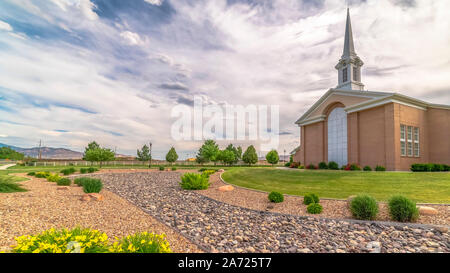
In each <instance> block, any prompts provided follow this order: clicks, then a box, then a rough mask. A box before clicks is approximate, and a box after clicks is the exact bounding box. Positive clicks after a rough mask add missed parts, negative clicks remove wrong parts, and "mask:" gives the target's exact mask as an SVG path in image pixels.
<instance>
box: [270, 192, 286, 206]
mask: <svg viewBox="0 0 450 273" xmlns="http://www.w3.org/2000/svg"><path fill="white" fill-rule="evenodd" d="M268 198H269V201H270V202H273V203H281V202H283V201H284V196H283V195H282V194H281V193H279V192H276V191H273V192H271V193H269V196H268Z"/></svg>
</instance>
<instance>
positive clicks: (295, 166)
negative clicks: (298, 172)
mask: <svg viewBox="0 0 450 273" xmlns="http://www.w3.org/2000/svg"><path fill="white" fill-rule="evenodd" d="M298 166H300V162H290V163H289V168H292V169H295V168H298Z"/></svg>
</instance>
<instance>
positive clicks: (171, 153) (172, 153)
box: [166, 147, 178, 164]
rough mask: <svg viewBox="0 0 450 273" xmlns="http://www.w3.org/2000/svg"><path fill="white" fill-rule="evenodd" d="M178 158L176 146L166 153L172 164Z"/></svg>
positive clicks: (168, 160)
mask: <svg viewBox="0 0 450 273" xmlns="http://www.w3.org/2000/svg"><path fill="white" fill-rule="evenodd" d="M177 159H178V155H177V152H176V151H175V148H174V147H172V148H170V150H169V152H168V153H167V155H166V160H167V162H170V164H172V163H173V162H175V161H177Z"/></svg>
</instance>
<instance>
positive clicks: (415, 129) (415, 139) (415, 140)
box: [414, 127, 420, 157]
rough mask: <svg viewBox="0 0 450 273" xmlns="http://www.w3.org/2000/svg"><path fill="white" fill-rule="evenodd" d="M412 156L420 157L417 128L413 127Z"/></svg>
mask: <svg viewBox="0 0 450 273" xmlns="http://www.w3.org/2000/svg"><path fill="white" fill-rule="evenodd" d="M414 156H415V157H419V156H420V145H419V128H417V127H414Z"/></svg>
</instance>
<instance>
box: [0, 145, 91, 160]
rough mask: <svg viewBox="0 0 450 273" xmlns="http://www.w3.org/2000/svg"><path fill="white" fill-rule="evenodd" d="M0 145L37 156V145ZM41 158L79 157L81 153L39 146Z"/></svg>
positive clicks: (26, 154)
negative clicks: (22, 146)
mask: <svg viewBox="0 0 450 273" xmlns="http://www.w3.org/2000/svg"><path fill="white" fill-rule="evenodd" d="M0 147H9V148H11V149H13V150H15V151H16V152H19V153H22V154H24V155H25V156H30V157H35V158H37V157H38V156H39V147H34V148H20V147H16V146H11V145H7V144H3V143H0ZM41 153H42V159H81V158H83V153H80V152H76V151H72V150H69V149H65V148H51V147H41Z"/></svg>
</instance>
